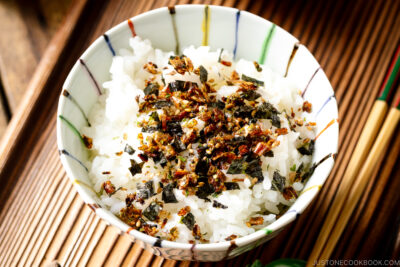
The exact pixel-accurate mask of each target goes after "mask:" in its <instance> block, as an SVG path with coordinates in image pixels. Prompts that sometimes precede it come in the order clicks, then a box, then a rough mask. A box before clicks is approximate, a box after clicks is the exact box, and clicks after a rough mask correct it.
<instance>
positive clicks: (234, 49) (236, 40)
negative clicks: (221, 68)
mask: <svg viewBox="0 0 400 267" xmlns="http://www.w3.org/2000/svg"><path fill="white" fill-rule="evenodd" d="M239 19H240V10H238V12H237V13H236V28H235V46H234V48H233V58H234V59H236V51H237V45H238V31H239Z"/></svg>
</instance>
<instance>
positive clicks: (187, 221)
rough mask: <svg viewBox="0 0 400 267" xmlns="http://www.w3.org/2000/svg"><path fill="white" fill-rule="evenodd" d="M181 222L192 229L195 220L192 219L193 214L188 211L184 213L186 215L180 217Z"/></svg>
mask: <svg viewBox="0 0 400 267" xmlns="http://www.w3.org/2000/svg"><path fill="white" fill-rule="evenodd" d="M182 223H183V224H184V225H186V227H187V228H189V230H193V226H194V224H195V223H196V220H195V219H194V215H193V214H192V213H191V212H189V213H188V214H186V216H184V217H182Z"/></svg>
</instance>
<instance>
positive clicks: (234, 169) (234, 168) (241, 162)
mask: <svg viewBox="0 0 400 267" xmlns="http://www.w3.org/2000/svg"><path fill="white" fill-rule="evenodd" d="M227 173H228V174H241V173H245V174H248V175H250V176H251V177H253V178H257V180H258V181H257V183H259V182H262V181H263V180H264V176H263V174H262V168H261V161H260V158H258V157H257V158H254V159H252V158H251V157H249V156H244V157H243V158H240V159H235V160H234V161H232V163H231V165H230V166H229V169H228V171H227Z"/></svg>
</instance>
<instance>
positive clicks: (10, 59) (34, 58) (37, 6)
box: [0, 0, 72, 138]
mask: <svg viewBox="0 0 400 267" xmlns="http://www.w3.org/2000/svg"><path fill="white" fill-rule="evenodd" d="M71 2H72V1H71V0H59V1H52V0H32V1H31V0H29V1H28V0H7V1H0V31H1V32H2V38H0V77H1V79H0V83H1V84H0V93H1V94H0V98H1V101H0V138H1V137H2V135H3V133H4V131H5V128H6V126H7V124H8V121H9V120H10V118H11V116H12V114H13V113H15V112H16V109H17V107H18V105H19V103H20V102H21V100H22V97H23V95H24V93H25V92H26V90H27V86H28V83H29V81H30V80H31V78H32V75H33V73H34V71H35V69H36V68H37V66H38V64H39V61H40V59H41V57H42V56H43V53H44V51H45V49H46V47H47V45H48V44H49V42H50V39H51V38H52V37H53V36H54V34H55V33H56V31H57V30H58V29H59V27H60V25H61V23H62V21H63V20H64V18H65V16H66V13H67V11H68V9H69V7H70V5H71Z"/></svg>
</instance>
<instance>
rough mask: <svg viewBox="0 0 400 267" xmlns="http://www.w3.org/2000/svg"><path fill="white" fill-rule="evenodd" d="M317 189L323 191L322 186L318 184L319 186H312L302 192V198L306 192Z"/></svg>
mask: <svg viewBox="0 0 400 267" xmlns="http://www.w3.org/2000/svg"><path fill="white" fill-rule="evenodd" d="M316 187H317V188H318V190H317V191H319V190H321V187H322V185H320V184H318V185H313V186H310V187H308V188H306V189H304V190H303V191H301V193H300V196H301V195H302V194H304V193H305V192H307V191H309V190H311V189H313V188H316Z"/></svg>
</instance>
